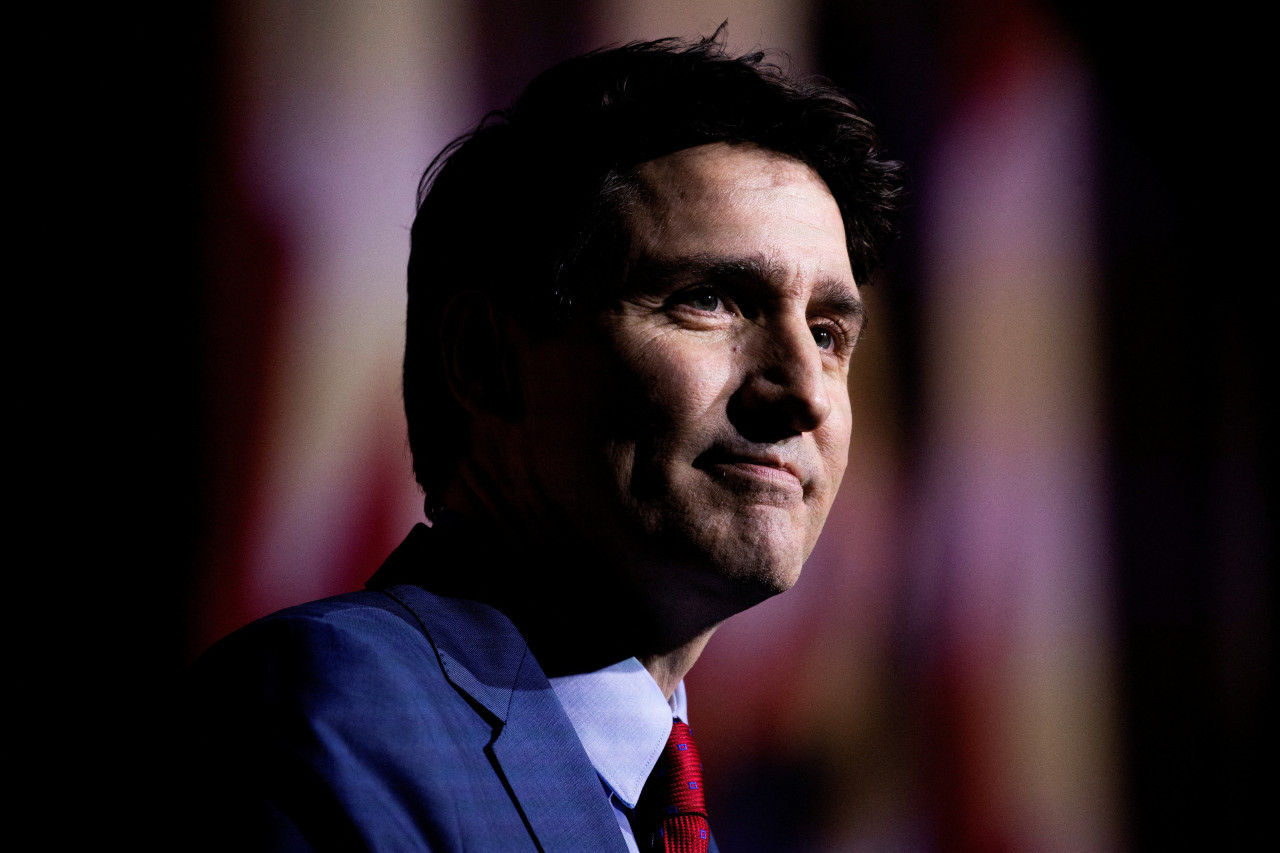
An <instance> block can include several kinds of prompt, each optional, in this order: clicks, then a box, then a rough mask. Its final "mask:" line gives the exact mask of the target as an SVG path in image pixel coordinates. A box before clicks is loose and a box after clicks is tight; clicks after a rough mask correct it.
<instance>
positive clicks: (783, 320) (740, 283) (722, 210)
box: [517, 144, 862, 615]
mask: <svg viewBox="0 0 1280 853" xmlns="http://www.w3.org/2000/svg"><path fill="white" fill-rule="evenodd" d="M639 178H640V183H641V185H642V188H643V190H644V192H642V193H641V194H640V197H641V199H642V200H641V201H640V202H639V203H638V204H637V205H635V206H633V207H632V208H630V209H629V211H628V212H627V214H626V222H627V225H628V226H629V231H630V235H631V258H630V260H631V263H630V264H629V268H628V273H627V276H626V280H625V282H624V284H623V288H622V291H621V295H620V297H619V298H618V299H617V300H615V301H614V302H613V303H612V304H610V305H607V306H606V307H605V308H604V309H602V310H601V311H600V312H599V313H597V314H595V315H593V317H592V318H590V319H587V320H583V321H581V324H580V325H578V326H575V327H573V328H572V329H571V330H570V331H569V332H568V333H567V334H566V335H564V336H553V337H552V339H551V340H549V341H540V342H533V343H529V344H527V346H528V347H529V348H530V351H531V353H530V355H531V357H530V359H529V360H528V361H527V363H525V364H523V365H522V366H521V371H522V376H521V382H522V385H523V387H524V389H525V395H524V399H525V411H524V416H523V418H522V424H523V427H524V428H525V430H526V437H527V440H528V442H529V444H528V446H527V447H526V448H524V449H521V450H517V452H520V453H528V454H530V455H531V456H532V457H533V458H531V459H529V460H528V462H527V464H528V465H530V466H531V470H530V472H529V473H530V476H531V481H530V483H529V487H530V488H531V489H532V495H528V496H527V497H529V498H531V503H532V504H533V505H534V506H535V507H536V508H537V509H536V510H535V513H534V515H535V521H536V522H537V523H539V524H545V525H550V526H552V527H551V529H555V530H559V531H563V532H567V533H568V534H570V535H571V536H573V537H575V538H577V539H579V540H583V541H587V542H590V543H593V545H594V546H595V548H596V553H598V554H600V555H601V556H604V557H605V558H607V559H611V560H614V561H615V562H616V563H617V564H618V565H619V566H622V567H624V568H625V570H628V571H631V572H632V574H633V576H634V577H636V578H637V579H638V581H639V582H640V583H641V584H642V585H649V586H652V587H654V588H661V589H663V590H666V591H667V592H666V593H664V594H670V595H676V596H680V595H685V596H693V597H695V598H697V597H702V598H704V599H717V600H720V601H722V602H725V603H729V604H730V605H731V606H730V607H728V608H727V610H729V611H734V610H737V609H741V608H742V607H745V606H750V604H753V603H755V602H756V601H759V600H761V599H762V598H765V597H767V596H769V595H772V594H774V593H777V592H780V591H782V590H785V589H788V588H790V586H791V585H792V584H793V583H795V581H796V579H797V578H798V576H799V573H800V568H801V565H802V564H803V562H804V560H805V558H806V557H808V555H809V552H810V551H811V550H812V548H813V545H814V542H815V541H816V539H817V537H818V533H819V531H820V530H821V529H822V525H823V522H824V521H825V520H826V517H827V512H828V510H829V509H830V508H831V502H832V500H833V499H834V498H835V495H836V490H837V489H838V487H839V485H840V479H841V477H842V475H843V473H844V468H845V462H846V457H847V455H848V448H849V429H850V411H849V395H848V388H847V379H848V368H849V358H850V355H851V354H852V350H853V345H854V343H856V341H857V338H858V334H859V332H860V330H861V324H862V313H861V302H860V301H859V298H858V289H857V286H856V285H855V283H854V280H853V274H852V271H851V269H850V265H849V258H848V255H847V253H846V248H845V239H844V226H843V223H842V221H841V218H840V212H839V209H838V208H837V207H836V203H835V200H834V199H833V198H832V196H831V194H830V192H829V191H828V190H827V187H826V185H825V184H824V183H823V181H822V180H821V179H820V178H819V177H818V176H817V174H816V173H814V172H813V171H812V170H810V169H809V168H808V167H807V166H805V165H803V164H801V163H799V162H798V161H795V160H791V159H789V158H786V157H783V156H781V155H777V154H774V153H771V152H766V151H764V150H762V149H759V148H755V147H751V146H730V145H727V144H713V145H705V146H700V147H697V148H692V149H687V150H684V151H680V152H677V153H675V154H671V155H669V156H665V157H661V158H659V159H656V160H653V161H650V162H648V163H646V164H644V165H642V166H641V167H640V169H639ZM602 570H605V568H604V567H602ZM726 615H727V613H726Z"/></svg>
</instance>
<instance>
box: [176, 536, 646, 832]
mask: <svg viewBox="0 0 1280 853" xmlns="http://www.w3.org/2000/svg"><path fill="white" fill-rule="evenodd" d="M432 535H433V532H432V531H429V530H427V529H426V528H424V527H422V526H419V527H418V528H415V530H414V532H413V533H411V534H410V536H409V538H408V539H406V540H405V543H404V544H402V545H401V546H400V548H398V549H397V551H396V552H395V553H394V554H393V555H392V557H391V558H390V559H389V560H388V563H387V565H385V566H384V568H383V570H381V571H380V572H379V574H378V575H375V577H374V580H373V581H371V586H373V587H374V588H371V589H367V590H364V591H362V592H356V593H352V594H349V595H342V596H338V597H336V598H330V599H325V600H323V601H317V602H313V603H310V604H304V605H301V606H299V607H293V608H290V609H288V610H284V611H281V612H279V613H276V614H274V615H272V616H269V617H267V618H265V619H262V620H259V621H258V622H255V623H253V624H252V625H250V626H248V627H246V628H244V629H242V630H240V631H238V632H236V633H235V634H232V635H231V636H230V637H228V638H226V639H224V640H223V641H221V642H220V643H218V644H217V645H215V646H214V647H213V648H212V649H210V651H209V652H208V653H207V654H206V655H205V656H204V657H203V658H202V659H201V660H200V661H199V662H198V663H197V664H196V666H195V667H194V668H193V670H192V676H193V677H192V685H191V686H192V689H191V691H190V692H189V699H190V702H191V706H190V707H191V709H192V710H191V712H190V713H191V714H192V715H193V717H194V719H195V724H194V725H193V726H191V727H190V732H191V735H192V740H193V741H194V744H193V749H194V755H193V757H192V758H191V759H190V766H191V767H192V769H193V771H194V774H195V785H194V786H193V788H192V789H191V794H190V796H189V799H190V801H191V802H192V804H193V806H194V809H193V811H194V813H195V815H196V820H197V821H199V822H200V825H199V826H197V827H196V828H195V830H194V832H195V835H196V839H197V841H198V842H202V843H203V846H204V847H205V849H227V850H314V851H327V850H335V851H337V850H340V851H359V850H380V851H382V850H396V851H399V850H431V851H461V850H467V851H508V850H509V851H522V850H541V851H545V852H546V853H551V851H593V853H595V852H596V851H616V853H623V851H625V849H626V846H625V844H624V843H623V841H622V836H621V833H620V831H619V829H618V824H617V820H616V818H615V816H614V813H613V811H612V808H611V807H610V805H609V803H608V800H607V796H606V794H605V792H604V790H603V788H602V786H601V783H600V780H599V777H598V776H597V774H596V772H595V770H594V768H593V767H592V766H591V762H590V760H589V759H588V758H587V755H586V753H585V751H584V750H583V748H582V745H581V743H580V742H579V740H578V737H577V735H576V733H575V732H574V730H573V726H572V725H571V724H570V722H569V720H568V718H567V717H566V716H565V713H564V710H563V709H562V708H561V706H560V703H559V701H558V700H557V698H556V696H555V693H554V692H553V691H552V689H551V686H550V684H549V683H548V682H547V678H546V676H545V675H544V674H543V671H542V668H541V667H540V666H539V665H538V662H537V661H536V660H535V659H534V657H533V655H532V654H531V653H530V651H529V648H528V645H527V644H526V643H525V641H524V639H523V638H522V637H521V635H520V633H519V632H518V631H517V630H516V628H515V626H513V625H512V623H511V621H510V620H509V619H507V617H506V616H504V615H503V614H502V613H501V612H499V611H498V610H496V609H494V608H492V607H489V606H487V605H485V604H481V603H478V602H475V601H469V600H465V599H458V598H448V597H444V596H440V595H436V594H433V593H431V592H428V591H427V590H426V589H424V588H422V587H421V586H418V585H415V584H413V583H404V582H393V581H396V580H397V578H399V577H406V576H412V573H413V570H414V569H413V566H415V565H419V564H421V562H422V560H423V559H429V557H430V551H431V544H430V540H431V538H432ZM423 552H426V556H425V557H424V553H423ZM406 566H408V567H409V570H408V571H406V569H405V567H406ZM449 568H450V569H451V570H454V571H456V570H458V566H456V565H455V566H450V567H449ZM380 578H381V579H383V581H382V582H380V581H379V579H380Z"/></svg>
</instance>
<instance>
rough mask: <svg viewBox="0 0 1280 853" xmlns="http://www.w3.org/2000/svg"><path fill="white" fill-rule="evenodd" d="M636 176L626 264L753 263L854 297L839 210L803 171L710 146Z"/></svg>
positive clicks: (650, 165) (781, 159) (743, 148)
mask: <svg viewBox="0 0 1280 853" xmlns="http://www.w3.org/2000/svg"><path fill="white" fill-rule="evenodd" d="M637 178H638V183H639V188H640V194H639V199H638V200H637V201H636V203H635V204H633V205H632V206H631V207H630V209H629V211H628V213H627V216H626V221H627V225H628V230H629V231H630V237H631V246H632V260H633V262H634V261H640V262H645V261H658V262H679V261H680V260H681V259H682V258H694V257H708V256H710V257H722V258H742V259H753V260H754V261H755V262H756V263H757V264H758V265H761V266H764V267H767V268H769V269H773V270H775V271H776V272H777V274H778V275H779V276H781V277H783V278H786V279H789V280H792V281H796V282H799V281H813V280H817V279H819V278H821V279H824V280H828V281H829V280H835V281H839V282H841V283H842V284H845V285H847V287H848V288H849V289H851V290H854V291H855V292H856V285H855V283H854V281H853V273H852V270H851V268H850V264H849V256H848V248H847V246H846V243H845V233H844V222H843V220H842V218H841V216H840V209H839V207H838V206H837V205H836V202H835V199H834V198H833V197H832V195H831V192H830V191H829V190H828V189H827V186H826V184H825V183H824V182H823V180H822V178H821V177H819V176H818V174H817V173H816V172H815V171H814V170H813V169H811V168H810V167H809V166H807V165H805V164H804V163H801V162H800V161H798V160H794V159H792V158H790V157H786V156H784V155H781V154H777V153H775V152H772V151H766V150H764V149H762V148H758V147H755V146H750V145H730V144H728V143H715V144H711V145H702V146H698V147H696V148H688V149H685V150H683V151H677V152H675V153H674V154H669V155H667V156H665V157H660V158H657V159H655V160H650V161H648V162H646V163H644V164H642V165H641V166H640V167H639V168H638V169H637Z"/></svg>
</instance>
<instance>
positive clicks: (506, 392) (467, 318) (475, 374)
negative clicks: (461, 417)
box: [440, 290, 520, 420]
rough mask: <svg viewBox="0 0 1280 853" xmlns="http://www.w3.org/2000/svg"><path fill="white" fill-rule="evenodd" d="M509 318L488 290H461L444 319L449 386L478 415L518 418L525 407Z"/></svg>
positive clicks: (443, 350) (442, 331) (443, 341)
mask: <svg viewBox="0 0 1280 853" xmlns="http://www.w3.org/2000/svg"><path fill="white" fill-rule="evenodd" d="M510 343H511V342H510V340H509V334H508V331H507V328H506V323H505V322H504V319H503V318H502V317H500V316H499V315H498V313H497V311H495V310H494V307H493V303H492V302H491V301H490V299H489V297H488V295H486V294H484V293H481V292H479V291H476V290H465V291H462V292H460V293H458V294H455V295H454V297H453V299H452V300H450V302H449V304H448V305H447V306H445V309H444V315H443V317H442V318H441V322H440V345H441V358H442V362H443V364H444V372H445V379H446V381H447V382H448V383H449V390H450V391H452V392H453V396H454V398H455V399H456V400H457V401H458V402H459V403H460V404H461V405H462V407H463V408H464V409H466V410H467V411H468V412H470V413H471V414H473V415H480V414H488V415H491V416H497V417H498V418H501V419H503V420H513V419H514V418H516V417H517V416H518V415H519V412H520V393H519V390H518V385H517V383H516V376H515V372H516V369H515V360H514V358H512V348H511V346H510Z"/></svg>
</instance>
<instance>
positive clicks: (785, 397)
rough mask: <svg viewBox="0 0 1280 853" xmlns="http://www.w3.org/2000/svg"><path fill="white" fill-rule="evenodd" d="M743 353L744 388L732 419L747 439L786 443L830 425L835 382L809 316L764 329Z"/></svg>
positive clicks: (731, 408)
mask: <svg viewBox="0 0 1280 853" xmlns="http://www.w3.org/2000/svg"><path fill="white" fill-rule="evenodd" d="M743 355H744V359H745V361H746V364H745V365H744V374H743V379H742V385H741V386H740V387H739V389H738V391H737V393H736V394H735V395H734V396H733V398H731V400H730V405H729V419H730V420H731V421H732V422H733V424H734V426H735V427H736V428H737V430H738V432H739V433H740V434H741V435H742V436H743V437H744V438H746V439H748V440H750V441H762V442H776V441H781V440H782V439H784V438H789V437H790V436H793V435H797V434H799V433H804V432H812V431H813V430H815V429H817V428H818V427H820V426H821V425H822V424H823V422H824V421H826V419H827V417H828V416H829V415H830V414H831V396H830V395H831V389H830V387H829V383H830V380H829V378H828V377H827V375H826V371H825V369H824V366H823V362H822V351H821V350H819V349H818V345H817V344H816V343H815V342H814V339H813V332H812V330H811V329H810V328H809V323H808V320H807V319H806V318H803V317H800V318H795V319H791V320H787V321H786V322H782V321H778V322H777V323H775V324H774V325H773V327H772V328H763V329H761V330H760V333H759V334H758V335H757V337H756V339H755V340H754V341H752V343H751V345H750V346H749V347H744V350H743Z"/></svg>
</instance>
